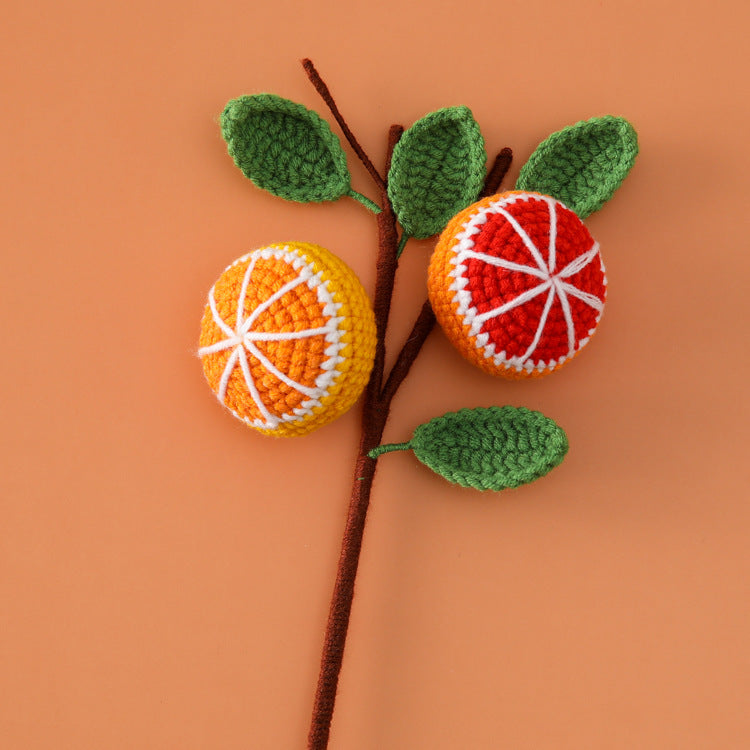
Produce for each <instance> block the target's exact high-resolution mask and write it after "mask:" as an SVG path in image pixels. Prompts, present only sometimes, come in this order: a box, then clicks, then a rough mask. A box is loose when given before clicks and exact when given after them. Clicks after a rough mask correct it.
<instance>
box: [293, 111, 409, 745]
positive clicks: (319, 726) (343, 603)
mask: <svg viewBox="0 0 750 750" xmlns="http://www.w3.org/2000/svg"><path fill="white" fill-rule="evenodd" d="M401 133H403V128H402V127H401V126H400V125H394V126H393V127H391V129H390V132H389V134H388V155H387V162H388V163H390V158H391V153H392V150H393V147H394V146H395V144H396V143H397V142H398V139H399V138H400V137H401ZM381 192H382V195H383V211H382V212H381V213H380V214H378V216H377V221H378V256H377V262H376V268H375V295H374V300H373V309H374V312H375V326H376V330H377V344H376V347H375V361H374V363H373V368H372V373H371V375H370V380H369V382H368V384H367V388H366V389H365V399H364V405H363V409H362V433H361V438H360V444H359V452H358V455H357V462H356V465H355V469H354V481H353V483H352V494H351V498H350V501H349V513H348V516H347V519H346V528H345V529H344V537H343V539H342V541H341V553H340V555H339V565H338V569H337V572H336V582H335V584H334V587H333V595H332V597H331V606H330V609H329V612H328V623H327V625H326V633H325V638H324V642H323V654H322V656H321V660H320V673H319V675H318V686H317V689H316V691H315V705H314V707H313V715H312V721H311V724H310V732H309V735H308V740H307V742H308V744H307V746H308V749H309V750H325V749H326V748H327V747H328V738H329V736H330V731H331V721H332V719H333V709H334V704H335V702H336V690H337V688H338V681H339V674H340V673H341V664H342V661H343V658H344V646H345V644H346V634H347V631H348V629H349V618H350V615H351V611H352V602H353V600H354V581H355V579H356V576H357V568H358V567H359V556H360V552H361V550H362V538H363V536H364V532H365V522H366V520H367V509H368V507H369V505H370V492H371V490H372V481H373V478H374V477H375V468H376V466H377V461H375V460H374V459H372V458H370V457H369V456H368V455H367V454H368V453H369V452H370V451H371V450H372V449H373V448H376V447H377V446H378V445H379V444H380V440H381V438H382V436H383V430H384V429H385V423H386V421H387V419H388V411H389V408H390V399H388V400H387V401H386V400H384V399H382V398H381V396H380V390H381V387H382V384H383V370H384V368H385V334H386V329H387V327H388V316H389V313H390V308H391V299H392V296H393V284H394V281H395V278H396V269H397V267H398V260H397V258H396V250H397V248H398V233H397V231H396V217H395V215H394V213H393V209H392V208H391V205H390V202H389V201H388V195H387V192H386V186H385V183H383V186H382V190H381ZM415 356H416V354H415Z"/></svg>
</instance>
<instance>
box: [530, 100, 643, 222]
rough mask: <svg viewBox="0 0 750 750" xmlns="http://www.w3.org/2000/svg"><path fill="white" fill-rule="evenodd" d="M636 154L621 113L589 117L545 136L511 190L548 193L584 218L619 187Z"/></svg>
mask: <svg viewBox="0 0 750 750" xmlns="http://www.w3.org/2000/svg"><path fill="white" fill-rule="evenodd" d="M637 154H638V136H637V135H636V132H635V130H634V129H633V126H632V125H631V124H630V123H629V122H628V121H627V120H625V119H623V118H622V117H614V116H612V115H606V116H604V117H594V118H592V119H591V120H585V121H581V122H578V123H576V124H575V125H570V126H569V127H567V128H563V129H562V130H559V131H558V132H556V133H553V134H552V135H550V136H549V137H548V138H546V139H545V140H544V141H542V143H540V144H539V146H538V147H537V148H536V150H535V151H534V153H533V154H532V155H531V157H530V158H529V160H528V161H527V162H526V164H524V166H523V167H522V168H521V172H520V174H519V176H518V181H517V182H516V189H517V190H525V191H532V192H538V193H545V194H546V195H551V196H553V197H555V198H557V199H558V200H560V201H562V202H563V203H564V204H565V205H566V206H568V207H569V208H570V209H571V210H573V211H575V212H576V213H577V214H578V216H580V217H581V218H582V219H585V218H586V217H587V216H588V215H589V214H592V213H593V212H594V211H598V210H599V209H600V208H601V207H602V206H603V205H604V203H606V202H607V201H608V200H609V199H610V198H611V197H612V194H613V193H614V192H615V190H617V188H619V187H620V185H621V184H622V181H623V180H624V179H625V178H626V177H627V175H628V172H630V170H631V168H632V166H633V163H634V162H635V157H636V156H637Z"/></svg>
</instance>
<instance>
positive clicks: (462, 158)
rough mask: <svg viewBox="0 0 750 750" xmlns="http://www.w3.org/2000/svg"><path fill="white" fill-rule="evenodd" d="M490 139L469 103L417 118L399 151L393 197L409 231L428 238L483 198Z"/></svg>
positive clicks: (390, 190)
mask: <svg viewBox="0 0 750 750" xmlns="http://www.w3.org/2000/svg"><path fill="white" fill-rule="evenodd" d="M486 161H487V154H486V152H485V150H484V139H483V138H482V134H481V132H480V130H479V126H478V125H477V123H476V121H475V120H474V117H473V116H472V114H471V110H470V109H469V108H468V107H447V108H445V109H439V110H437V111H436V112H431V113H430V114H428V115H425V117H423V118H421V119H420V120H418V121H417V122H415V123H414V125H412V126H411V127H410V128H409V129H408V130H407V131H406V132H405V133H404V134H403V136H402V137H401V140H400V141H399V142H398V143H397V144H396V147H395V148H394V150H393V160H392V162H391V168H390V170H389V172H388V196H389V198H390V199H391V203H392V204H393V210H394V211H395V213H396V216H397V217H398V220H399V222H400V223H401V226H402V227H403V228H404V233H405V235H408V236H410V237H415V238H417V239H423V238H425V237H431V236H432V235H434V234H438V233H439V232H440V231H442V229H443V227H445V225H446V224H447V223H448V221H449V220H450V218H451V217H452V216H453V215H454V214H456V213H457V212H458V211H461V210H462V209H464V208H466V206H468V205H469V204H470V203H472V202H473V201H475V200H476V199H477V196H478V195H479V191H480V190H481V189H482V185H483V183H484V177H485V163H486Z"/></svg>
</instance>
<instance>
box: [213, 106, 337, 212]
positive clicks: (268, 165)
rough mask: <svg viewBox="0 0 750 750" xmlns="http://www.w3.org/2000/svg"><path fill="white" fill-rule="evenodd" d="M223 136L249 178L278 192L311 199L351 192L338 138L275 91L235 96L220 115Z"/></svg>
mask: <svg viewBox="0 0 750 750" xmlns="http://www.w3.org/2000/svg"><path fill="white" fill-rule="evenodd" d="M221 134H222V136H223V137H224V140H225V141H226V142H227V150H228V151H229V154H230V156H231V157H232V158H233V159H234V163H235V164H236V165H237V166H238V167H239V168H240V169H241V170H242V172H243V173H244V174H245V176H246V177H248V178H249V179H250V180H252V181H253V183H254V184H255V185H257V186H258V187H259V188H262V189H263V190H268V191H269V192H270V193H273V194H274V195H277V196H279V197H281V198H285V199H286V200H291V201H297V202H300V203H307V202H311V201H312V202H321V201H334V200H338V199H339V198H341V197H342V196H343V195H347V194H349V192H350V180H351V178H350V174H349V168H348V167H347V164H346V155H345V154H344V151H343V149H342V148H341V143H340V142H339V139H338V138H337V137H336V136H335V135H334V134H333V132H332V131H331V128H330V126H329V125H328V123H327V122H326V121H325V120H323V119H322V118H321V117H320V116H319V115H318V114H317V113H316V112H313V111H312V110H310V109H307V108H306V107H305V106H303V105H302V104H297V103H296V102H292V101H289V100H288V99H284V98H282V97H280V96H276V95H275V94H255V95H253V96H241V97H239V98H238V99H232V100H231V101H230V102H229V103H228V104H227V106H226V107H225V108H224V111H223V112H222V114H221Z"/></svg>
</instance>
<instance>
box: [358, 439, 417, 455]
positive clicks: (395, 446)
mask: <svg viewBox="0 0 750 750" xmlns="http://www.w3.org/2000/svg"><path fill="white" fill-rule="evenodd" d="M410 448H411V442H407V443H386V444H384V445H379V446H378V447H377V448H373V449H372V450H371V451H370V452H369V453H368V454H367V455H368V456H369V457H370V458H377V457H378V456H382V455H383V454H384V453H393V452H394V451H408V450H409V449H410Z"/></svg>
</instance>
